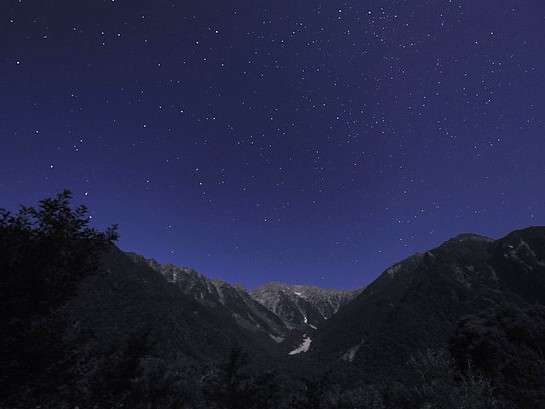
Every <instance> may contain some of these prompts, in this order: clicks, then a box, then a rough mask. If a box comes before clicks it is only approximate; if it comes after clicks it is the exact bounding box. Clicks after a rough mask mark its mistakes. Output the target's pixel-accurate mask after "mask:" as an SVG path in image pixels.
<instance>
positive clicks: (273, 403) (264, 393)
mask: <svg viewBox="0 0 545 409" xmlns="http://www.w3.org/2000/svg"><path fill="white" fill-rule="evenodd" d="M247 365H248V356H247V355H246V353H245V352H244V351H243V350H242V349H240V348H238V347H236V348H233V349H232V350H231V352H230V354H229V357H228V359H227V361H226V362H225V363H224V364H223V365H221V366H220V367H218V368H217V369H216V370H214V371H213V372H212V373H211V374H210V375H209V376H208V377H207V379H206V380H205V382H204V385H203V391H204V397H205V400H206V403H207V407H209V408H214V409H240V408H244V409H261V408H263V409H267V408H276V407H278V399H279V396H278V392H279V387H278V383H277V380H276V377H275V375H274V374H273V373H271V372H263V373H262V374H260V375H253V374H251V373H249V372H248V371H247V368H246V367H247Z"/></svg>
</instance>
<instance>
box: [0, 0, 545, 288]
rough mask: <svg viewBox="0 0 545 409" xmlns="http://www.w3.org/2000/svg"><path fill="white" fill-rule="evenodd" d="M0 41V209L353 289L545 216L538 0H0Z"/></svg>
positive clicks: (158, 249)
mask: <svg viewBox="0 0 545 409" xmlns="http://www.w3.org/2000/svg"><path fill="white" fill-rule="evenodd" d="M0 43H1V48H0V50H1V53H0V199H1V202H0V207H7V208H9V209H14V208H16V207H17V205H19V204H33V203H35V202H36V201H37V200H39V199H42V198H44V197H47V196H51V195H53V194H55V193H56V192H59V191H61V190H62V189H65V188H68V189H71V190H72V191H73V192H74V197H75V202H76V203H83V204H86V205H88V206H89V208H90V209H91V215H92V219H93V223H94V225H96V226H99V227H102V226H106V225H109V224H112V223H118V224H119V225H120V233H121V240H120V243H119V244H120V246H121V248H123V249H125V250H131V251H136V252H139V253H141V254H144V255H146V256H148V257H153V258H156V259H157V260H159V261H161V262H174V263H176V264H179V265H189V266H193V267H195V268H196V269H197V270H199V271H201V272H203V273H205V274H207V275H209V276H211V277H214V278H222V279H226V280H228V281H231V282H237V283H242V284H243V285H246V286H248V287H254V286H256V285H259V284H263V283H265V282H267V281H273V280H274V281H286V282H291V283H310V284H317V285H321V286H326V287H340V288H353V287H358V286H361V285H363V284H366V283H368V282H369V281H371V280H372V279H373V278H374V277H376V276H377V275H378V274H379V273H380V272H381V271H382V270H383V269H385V268H386V267H388V266H389V265H391V264H392V263H394V262H396V261H399V260H400V259H403V258H405V257H406V256H408V255H410V254H412V253H415V252H417V251H425V250H427V249H429V248H431V247H433V246H436V245H438V244H440V243H441V242H443V241H445V240H446V239H448V238H450V237H452V236H454V235H456V234H459V233H462V232H476V233H482V234H485V235H490V236H492V237H499V236H501V235H503V234H505V233H507V232H509V231H511V230H513V229H516V228H520V227H526V226H529V225H536V224H545V193H544V191H543V187H544V182H545V160H544V156H545V155H544V153H545V134H544V132H543V126H544V118H545V105H544V103H545V48H544V47H545V5H544V4H543V1H542V0H535V1H532V0H528V1H525V0H495V1H492V0H467V1H462V0H450V1H449V0H427V1H425V0H404V1H401V0H382V1H376V0H354V1H313V0H306V1H298V0H289V1H288V0H285V1H284V0H280V1H278V0H277V1H272V0H269V1H262V0H257V1H246V2H242V1H240V2H236V1H226V0H221V1H220V0H216V1H206V0H200V1H193V0H185V1H172V0H171V1H166V0H153V1H152V0H147V1H142V0H109V1H103V0H93V1H92V0H85V1H84V0H82V1H74V0H70V1H65V0H56V1H46V0H41V1H39V0H36V1H31V0H19V1H14V0H2V1H1V4H0Z"/></svg>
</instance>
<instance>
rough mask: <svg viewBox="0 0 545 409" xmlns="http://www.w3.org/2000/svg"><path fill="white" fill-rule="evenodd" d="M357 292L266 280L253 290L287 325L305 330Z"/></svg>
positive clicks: (330, 313) (326, 316)
mask: <svg viewBox="0 0 545 409" xmlns="http://www.w3.org/2000/svg"><path fill="white" fill-rule="evenodd" d="M356 294H357V291H341V290H329V289H323V288H319V287H315V286H307V285H288V284H281V283H269V284H266V285H264V286H262V287H259V288H257V289H255V290H254V291H252V297H253V298H254V299H255V300H257V301H258V302H260V303H261V304H263V305H264V306H265V307H267V308H268V309H269V310H270V311H272V312H273V313H274V314H276V315H277V316H278V317H280V318H281V319H282V321H283V322H284V323H285V324H286V326H287V327H288V328H291V329H299V330H307V331H310V330H316V329H317V328H319V327H320V326H321V325H322V324H323V323H324V321H325V320H327V319H329V318H331V317H332V316H333V314H335V313H336V312H337V311H339V309H340V308H341V307H342V306H343V305H345V304H346V303H348V302H349V301H350V300H352V299H353V298H354V297H355V296H356Z"/></svg>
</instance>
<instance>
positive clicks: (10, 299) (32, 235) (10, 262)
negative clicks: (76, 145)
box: [0, 191, 117, 398]
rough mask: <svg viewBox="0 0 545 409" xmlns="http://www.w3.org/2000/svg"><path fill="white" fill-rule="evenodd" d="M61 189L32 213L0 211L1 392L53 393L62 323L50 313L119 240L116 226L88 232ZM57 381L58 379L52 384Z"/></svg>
mask: <svg viewBox="0 0 545 409" xmlns="http://www.w3.org/2000/svg"><path fill="white" fill-rule="evenodd" d="M71 198H72V195H71V193H70V192H69V191H64V192H62V193H61V194H59V195H57V196H56V197H54V198H50V199H45V200H42V201H41V202H40V203H39V206H38V207H37V208H34V207H22V208H21V209H20V210H19V211H18V212H17V213H15V214H13V213H10V212H9V211H7V210H4V209H0V333H1V334H2V337H0V350H1V352H0V354H1V359H2V365H1V369H0V371H1V372H0V391H2V392H0V393H1V394H2V398H5V397H6V395H8V394H13V395H16V394H17V391H20V390H21V389H25V388H26V389H31V390H32V389H40V388H42V389H44V390H51V388H54V383H53V381H52V379H53V377H51V376H47V374H48V373H50V372H51V371H56V370H58V368H55V366H56V365H58V363H60V362H62V356H63V355H64V354H65V351H64V350H63V340H62V333H63V328H62V325H63V324H62V320H60V319H59V317H58V316H57V315H56V314H55V311H56V310H57V309H58V308H59V307H60V306H62V305H63V304H64V303H66V301H67V300H68V299H69V298H70V297H71V296H73V295H74V293H75V291H76V289H77V287H78V283H79V282H80V281H81V280H82V279H83V278H84V277H86V276H87V275H90V274H93V273H94V272H95V271H96V270H97V267H98V263H99V255H100V253H101V251H103V250H104V249H105V248H106V247H107V246H109V245H110V244H111V243H112V242H113V241H115V240H116V239H117V231H116V227H115V226H114V227H112V228H109V229H107V230H106V231H105V232H100V231H97V230H95V229H93V228H91V227H89V217H88V216H87V209H86V208H85V207H83V206H81V207H76V208H73V207H72V206H71V204H70V201H71ZM57 380H58V378H57Z"/></svg>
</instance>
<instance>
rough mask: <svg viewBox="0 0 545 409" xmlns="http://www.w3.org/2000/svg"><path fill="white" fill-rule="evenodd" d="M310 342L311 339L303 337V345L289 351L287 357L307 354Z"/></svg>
mask: <svg viewBox="0 0 545 409" xmlns="http://www.w3.org/2000/svg"><path fill="white" fill-rule="evenodd" d="M311 342H312V339H310V337H307V334H304V335H303V343H302V344H301V345H299V346H298V347H297V348H295V349H294V350H293V351H291V352H290V353H289V354H288V355H297V354H300V353H301V352H307V351H308V349H309V348H310V343H311Z"/></svg>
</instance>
